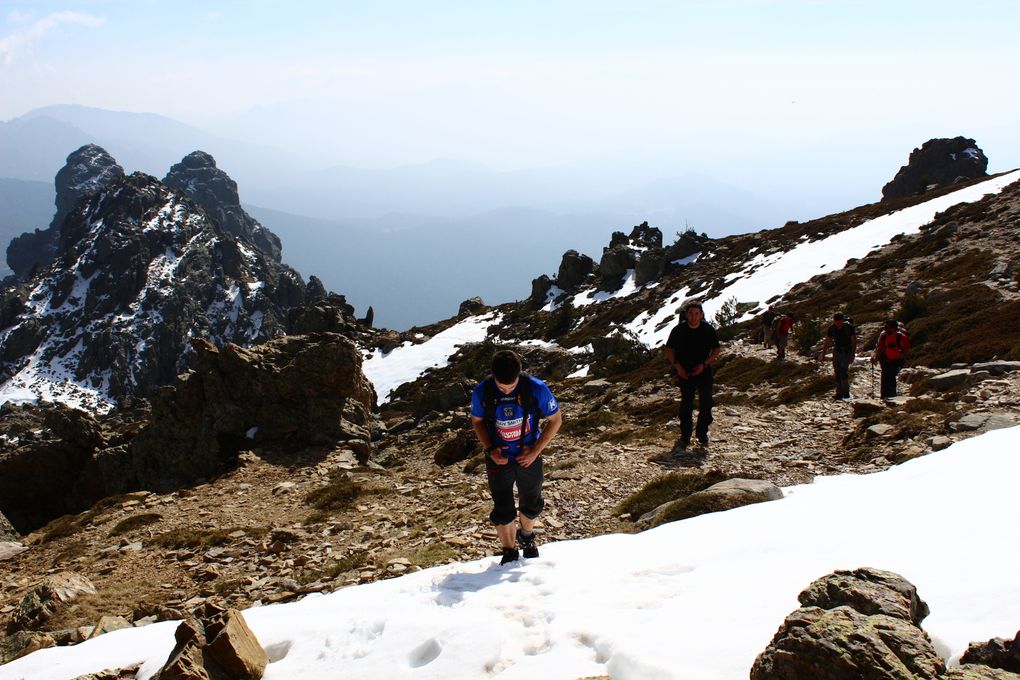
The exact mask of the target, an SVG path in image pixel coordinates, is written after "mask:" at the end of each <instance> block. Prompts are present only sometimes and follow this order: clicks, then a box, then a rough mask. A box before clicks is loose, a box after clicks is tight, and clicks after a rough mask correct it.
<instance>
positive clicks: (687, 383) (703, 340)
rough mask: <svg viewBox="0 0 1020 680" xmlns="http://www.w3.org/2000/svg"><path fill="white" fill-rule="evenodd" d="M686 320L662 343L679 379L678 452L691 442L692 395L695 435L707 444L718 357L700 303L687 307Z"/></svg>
mask: <svg viewBox="0 0 1020 680" xmlns="http://www.w3.org/2000/svg"><path fill="white" fill-rule="evenodd" d="M684 314H685V316H686V317H687V320H686V321H682V322H680V323H678V324H677V325H676V326H675V327H674V328H673V330H672V331H670V333H669V339H668V340H666V357H667V358H668V359H669V362H670V363H671V364H672V365H673V369H674V370H675V371H676V374H677V376H679V378H680V395H681V396H680V441H679V443H678V450H683V449H686V448H687V445H688V444H690V441H691V431H692V430H695V428H694V427H693V423H692V421H693V419H694V394H695V392H697V394H698V424H697V429H696V431H695V433H696V434H697V437H698V442H699V443H701V445H702V446H705V445H707V444H708V426H709V425H711V424H712V364H714V363H715V362H716V359H718V358H719V351H720V349H719V338H718V336H716V333H715V329H714V328H712V326H711V325H710V324H709V323H708V322H707V321H705V320H704V311H703V310H702V308H701V303H700V302H692V303H690V304H688V305H687V308H686V310H685V312H684Z"/></svg>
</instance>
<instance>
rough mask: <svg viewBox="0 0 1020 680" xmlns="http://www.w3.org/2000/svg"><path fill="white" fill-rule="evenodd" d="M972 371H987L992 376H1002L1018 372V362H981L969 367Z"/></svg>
mask: <svg viewBox="0 0 1020 680" xmlns="http://www.w3.org/2000/svg"><path fill="white" fill-rule="evenodd" d="M971 370H972V371H988V372H989V373H991V374H992V375H1003V374H1005V373H1012V372H1014V371H1020V361H982V362H979V363H976V364H973V365H972V366H971Z"/></svg>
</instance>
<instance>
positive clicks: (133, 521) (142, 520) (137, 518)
mask: <svg viewBox="0 0 1020 680" xmlns="http://www.w3.org/2000/svg"><path fill="white" fill-rule="evenodd" d="M162 519H163V515H161V514H159V513H158V512H147V513H143V514H141V515H132V516H131V517H125V518H124V519H122V520H121V521H119V522H117V523H116V524H115V525H114V526H113V529H111V530H110V536H111V537H113V536H119V535H120V534H126V533H128V532H131V531H134V530H135V529H139V528H141V527H144V526H148V525H150V524H155V523H156V522H159V521H160V520H162Z"/></svg>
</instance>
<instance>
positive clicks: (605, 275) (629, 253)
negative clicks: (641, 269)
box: [599, 237, 637, 290]
mask: <svg viewBox="0 0 1020 680" xmlns="http://www.w3.org/2000/svg"><path fill="white" fill-rule="evenodd" d="M625 238H626V237H625ZM636 262H637V256H636V255H635V254H634V251H633V250H632V249H631V248H629V247H627V246H626V245H622V244H621V245H616V246H614V247H612V248H608V249H607V250H606V251H605V252H604V253H603V254H602V259H601V260H600V261H599V288H600V289H601V290H617V289H619V288H620V286H621V285H622V284H623V279H624V276H626V274H627V270H629V269H633V268H634V265H635V264H636Z"/></svg>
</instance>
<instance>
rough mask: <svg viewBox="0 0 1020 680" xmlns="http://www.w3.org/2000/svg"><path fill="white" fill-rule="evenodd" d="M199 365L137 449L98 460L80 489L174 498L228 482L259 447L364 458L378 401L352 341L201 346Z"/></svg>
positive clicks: (296, 339)
mask: <svg viewBox="0 0 1020 680" xmlns="http://www.w3.org/2000/svg"><path fill="white" fill-rule="evenodd" d="M195 347H196V350H197V354H198V362H197V365H196V367H195V369H194V370H192V371H189V372H187V373H185V374H182V375H181V376H180V377H179V378H178V380H177V383H176V385H174V386H173V387H164V388H161V389H160V390H159V391H158V392H157V393H156V394H155V395H154V396H153V399H152V416H151V420H150V422H149V425H148V426H147V427H146V428H145V429H144V430H142V431H141V432H140V433H139V435H138V436H137V437H136V438H135V439H133V440H132V441H131V442H130V444H124V445H121V446H118V447H113V448H109V449H106V450H103V451H100V452H98V453H97V454H96V456H95V458H94V459H93V460H91V461H89V464H88V465H87V466H86V468H85V469H84V470H83V472H82V477H83V481H82V484H83V485H84V486H87V487H88V488H92V489H102V493H103V495H109V494H113V493H121V492H124V491H130V490H135V489H151V490H166V489H172V488H177V487H179V486H182V485H186V484H189V483H191V482H193V481H194V480H196V479H199V478H203V477H208V476H210V475H214V474H217V473H220V472H222V471H224V470H225V469H227V468H228V467H230V466H231V465H233V464H234V463H235V461H236V459H237V456H238V453H239V452H240V451H242V450H245V449H249V448H254V447H277V448H281V449H283V450H286V451H299V450H301V449H302V448H305V447H308V446H338V445H341V444H342V445H343V446H345V447H347V448H350V449H352V450H354V451H355V452H356V453H357V454H358V455H359V457H361V458H362V459H366V458H367V457H368V454H369V451H370V442H371V431H370V413H371V410H372V407H373V405H374V403H375V392H374V390H373V388H372V386H371V384H370V383H369V382H368V380H367V379H366V378H365V376H364V374H363V373H362V372H361V353H360V352H359V350H358V348H357V346H355V345H354V343H352V342H351V341H350V340H348V339H346V338H344V337H343V336H340V335H335V334H331V333H322V334H317V335H309V336H285V337H282V338H279V339H277V340H273V341H270V342H267V343H265V344H264V345H260V346H257V347H253V348H250V349H245V348H242V347H239V346H237V345H233V344H228V345H227V346H225V347H224V348H222V349H217V348H216V347H215V346H214V345H212V344H211V343H209V342H206V341H195Z"/></svg>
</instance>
